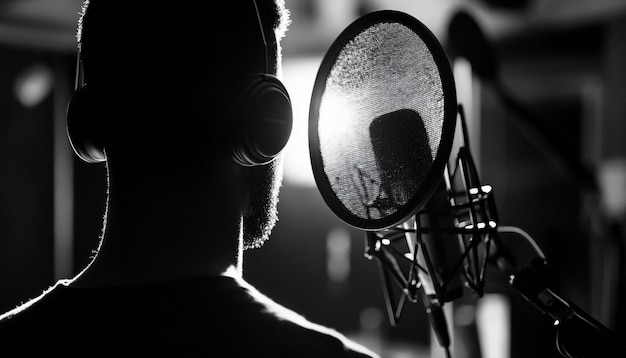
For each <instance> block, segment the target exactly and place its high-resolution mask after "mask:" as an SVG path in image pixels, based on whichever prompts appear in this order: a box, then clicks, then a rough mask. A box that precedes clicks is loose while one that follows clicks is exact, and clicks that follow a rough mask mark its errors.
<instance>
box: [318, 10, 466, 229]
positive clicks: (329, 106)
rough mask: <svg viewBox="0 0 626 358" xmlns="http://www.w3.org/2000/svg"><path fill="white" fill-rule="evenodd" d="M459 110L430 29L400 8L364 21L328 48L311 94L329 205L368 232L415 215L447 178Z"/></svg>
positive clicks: (440, 50)
mask: <svg viewBox="0 0 626 358" xmlns="http://www.w3.org/2000/svg"><path fill="white" fill-rule="evenodd" d="M456 115H457V102H456V92H455V86H454V79H453V75H452V70H451V68H450V65H449V62H448V59H447V56H446V55H445V52H444V50H443V48H442V47H441V45H440V43H439V42H438V41H437V39H436V38H435V36H434V35H433V34H432V33H431V32H430V30H429V29H428V28H426V27H425V26H424V25H423V24H422V23H421V22H420V21H418V20H417V19H415V18H413V17H411V16H409V15H407V14H405V13H402V12H398V11H392V10H383V11H377V12H373V13H369V14H367V15H364V16H362V17H361V18H359V19H357V20H356V21H355V22H353V23H352V24H351V25H350V26H348V27H347V28H346V29H345V30H344V31H343V32H342V33H341V34H340V35H339V36H338V38H337V39H336V40H335V42H334V43H333V44H332V46H331V47H330V49H329V50H328V51H327V53H326V55H325V57H324V59H323V61H322V64H321V66H320V69H319V72H318V74H317V78H316V80H315V86H314V88H313V95H312V99H311V107H310V113H309V147H310V148H309V149H310V154H311V164H312V167H313V174H314V177H315V181H316V184H317V186H318V188H319V190H320V193H321V195H322V197H323V198H324V200H325V202H326V204H327V205H328V206H329V207H330V209H331V210H332V211H333V212H334V213H335V214H336V215H337V216H338V217H339V218H341V219H342V220H343V221H345V222H346V223H348V224H350V225H352V226H354V227H357V228H359V229H363V230H368V231H373V230H381V229H385V228H390V227H393V226H395V225H397V224H399V223H402V222H404V221H406V220H407V219H408V218H409V217H410V216H412V215H414V214H415V213H416V211H417V210H419V209H420V208H421V207H422V206H423V205H424V204H425V203H426V201H427V200H428V199H429V198H430V196H431V195H432V193H433V192H434V191H435V189H436V188H437V186H438V185H439V183H440V182H441V178H442V176H443V172H444V168H445V166H446V164H447V162H448V158H449V156H450V151H451V147H452V143H453V138H454V129H455V123H456Z"/></svg>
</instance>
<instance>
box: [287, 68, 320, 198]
mask: <svg viewBox="0 0 626 358" xmlns="http://www.w3.org/2000/svg"><path fill="white" fill-rule="evenodd" d="M321 62H322V58H321V57H303V58H292V59H284V60H283V67H282V71H283V78H282V82H283V84H284V85H285V87H287V91H288V92H289V96H290V98H291V105H292V108H293V128H292V130H291V137H290V139H289V143H287V146H286V147H285V150H284V168H285V169H284V177H285V182H286V183H289V184H295V185H303V186H309V187H314V186H315V180H314V179H313V170H312V169H311V159H310V156H309V136H308V125H309V106H310V103H311V94H312V93H313V86H314V84H315V77H316V76H317V71H318V69H319V66H320V64H321Z"/></svg>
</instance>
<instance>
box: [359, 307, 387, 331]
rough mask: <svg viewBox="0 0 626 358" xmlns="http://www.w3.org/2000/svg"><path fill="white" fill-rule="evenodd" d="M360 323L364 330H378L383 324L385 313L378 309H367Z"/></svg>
mask: <svg viewBox="0 0 626 358" xmlns="http://www.w3.org/2000/svg"><path fill="white" fill-rule="evenodd" d="M359 322H360V323H361V327H362V328H363V329H367V330H373V329H377V328H379V327H380V325H381V324H382V323H383V313H382V312H381V311H380V309H378V308H376V307H368V308H365V309H364V310H363V311H361V314H360V315H359Z"/></svg>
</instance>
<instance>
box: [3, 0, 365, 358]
mask: <svg viewBox="0 0 626 358" xmlns="http://www.w3.org/2000/svg"><path fill="white" fill-rule="evenodd" d="M83 10H84V11H83V16H82V17H81V19H80V21H79V31H78V39H79V48H80V55H81V60H82V62H81V64H82V65H83V66H84V78H85V81H86V83H87V85H88V88H89V91H88V92H87V91H86V92H82V91H79V92H77V94H76V95H75V96H77V98H76V99H73V100H72V104H71V105H70V111H69V112H70V113H69V115H71V114H72V113H73V112H76V111H77V110H75V109H72V108H73V106H74V107H76V106H79V105H78V104H76V103H74V101H77V102H80V103H81V104H80V110H79V111H78V112H80V114H81V116H82V117H84V118H82V117H81V118H79V119H73V120H72V121H74V120H76V121H77V123H78V124H72V123H71V120H70V117H68V132H69V134H70V139H71V141H72V144H73V145H74V147H75V149H76V151H77V153H78V154H79V155H81V157H82V158H83V159H86V160H89V161H99V160H103V159H104V158H106V165H107V172H108V200H107V210H106V215H105V223H104V228H103V235H102V240H101V243H100V246H99V248H98V252H97V255H96V256H95V258H94V259H93V261H92V262H91V264H90V265H89V266H88V267H87V268H85V269H84V270H83V271H82V272H81V273H80V274H79V275H78V276H77V277H75V278H73V279H69V280H62V281H59V282H58V283H57V284H56V285H54V286H53V287H51V288H50V289H48V290H47V291H46V292H44V293H43V294H42V295H41V296H40V297H37V298H35V299H34V300H31V301H30V302H27V303H26V304H24V305H22V306H20V307H18V308H16V309H14V310H12V311H10V312H8V313H6V314H4V315H3V316H1V317H0V342H2V348H1V349H2V351H3V356H36V355H32V354H37V353H38V354H39V355H43V354H49V355H51V356H79V355H80V356H100V355H102V356H104V355H108V356H131V355H132V356H155V355H156V354H158V356H164V355H175V356H190V355H193V356H216V357H217V356H228V357H244V356H255V357H369V356H374V354H373V353H372V352H369V351H368V350H367V349H365V348H364V347H362V346H359V345H357V344H355V343H354V342H351V341H349V340H348V339H346V338H345V337H344V336H342V335H340V334H338V333H336V332H334V331H332V330H330V329H328V328H325V327H322V326H319V325H315V324H313V323H310V322H308V321H307V320H305V319H304V318H302V317H300V316H298V315H297V314H295V313H294V312H291V311H289V310H287V309H286V308H284V307H282V306H280V305H278V304H276V303H274V302H272V301H271V300H270V299H269V298H267V297H265V296H263V295H262V294H260V293H259V292H258V291H256V290H255V289H254V288H253V287H252V286H251V285H249V284H248V283H246V282H245V281H244V280H243V279H242V262H243V261H242V259H243V258H242V254H243V250H244V248H253V247H258V246H260V245H262V243H263V242H264V241H265V240H267V239H268V236H269V234H270V231H271V229H272V227H273V226H274V223H275V221H276V203H277V196H278V189H279V186H280V183H281V173H282V168H281V158H280V155H278V156H277V157H276V158H275V159H273V160H269V161H266V162H264V161H261V163H256V164H257V165H253V164H250V163H242V159H241V157H244V159H245V158H246V155H240V156H238V155H237V154H235V155H234V154H233V152H235V153H238V152H237V149H233V148H234V147H236V146H237V143H235V144H233V142H232V141H231V140H230V139H229V138H232V137H236V136H237V135H238V133H239V131H241V130H242V129H241V128H240V127H239V125H238V124H235V125H233V124H232V123H231V122H233V121H235V119H233V116H234V113H235V112H238V111H240V110H241V108H238V107H239V106H241V103H244V104H245V103H246V101H239V100H235V101H233V97H235V98H238V97H239V96H242V95H241V94H238V93H237V91H238V90H239V89H238V88H237V86H239V85H240V84H239V83H240V78H245V77H246V76H247V74H249V73H259V72H270V73H271V74H275V73H277V72H279V63H280V38H281V37H282V36H283V34H284V31H285V30H286V25H287V22H288V18H287V15H288V14H287V10H286V9H285V8H284V4H283V1H282V0H276V1H273V0H257V1H256V2H255V1H252V0H237V1H223V2H218V1H199V0H170V1H162V0H158V1H157V0H137V1H130V0H92V1H91V2H89V1H86V2H85V6H84V9H83ZM226 20H228V21H230V23H224V22H225V21H226ZM263 42H265V45H263ZM244 82H245V81H244ZM84 93H87V94H86V95H85V94H84ZM272 93H274V92H272ZM79 94H80V95H79ZM85 96H86V97H85ZM244 96H245V94H244ZM78 97H80V99H79V98H78ZM270 97H271V96H270ZM279 97H280V96H279ZM85 98H86V99H85ZM252 102H254V101H252ZM253 105H258V103H257V104H254V103H253ZM259 110H260V111H263V110H264V109H263V107H262V106H261V107H260V108H259ZM243 113H248V112H245V109H244V112H243ZM248 114H249V115H254V113H248ZM279 119H280V118H279ZM243 120H244V121H246V120H247V119H243ZM270 122H272V123H273V122H276V123H279V124H280V123H282V122H281V120H273V119H272V121H270ZM283 122H284V121H283ZM283 124H284V123H283ZM76 125H79V126H86V129H85V128H82V127H81V128H80V129H75V128H73V126H76ZM281 125H282V124H281ZM244 126H245V125H244ZM255 128H256V127H254V126H253V129H252V132H251V133H250V135H251V136H253V135H254V133H253V132H254V131H255V130H256V129H255ZM268 135H273V134H272V133H271V132H269V133H268ZM84 136H87V137H90V138H89V139H85V138H80V137H84ZM246 138H247V137H246ZM246 140H247V139H244V142H245V141H246ZM263 140H264V138H261V142H262V141H263ZM235 142H236V141H235ZM81 143H83V144H81ZM85 143H87V144H85ZM81 145H82V147H81ZM259 145H260V146H262V144H259ZM99 146H101V148H99ZM80 148H82V149H80ZM94 148H95V149H94ZM8 353H11V354H8Z"/></svg>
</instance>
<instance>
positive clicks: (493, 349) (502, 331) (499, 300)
mask: <svg viewBox="0 0 626 358" xmlns="http://www.w3.org/2000/svg"><path fill="white" fill-rule="evenodd" d="M510 312H511V308H510V303H509V301H508V299H507V297H506V296H505V295H499V294H486V295H484V296H483V297H482V298H481V299H480V300H479V301H478V308H477V311H476V323H477V327H478V337H479V341H480V349H481V351H482V352H483V358H507V357H510V355H511V350H510V346H511V318H510Z"/></svg>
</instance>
